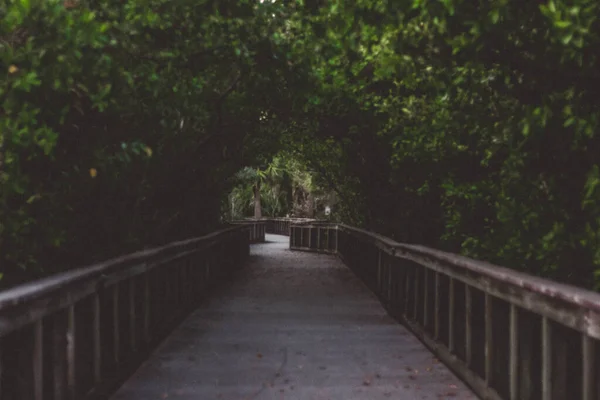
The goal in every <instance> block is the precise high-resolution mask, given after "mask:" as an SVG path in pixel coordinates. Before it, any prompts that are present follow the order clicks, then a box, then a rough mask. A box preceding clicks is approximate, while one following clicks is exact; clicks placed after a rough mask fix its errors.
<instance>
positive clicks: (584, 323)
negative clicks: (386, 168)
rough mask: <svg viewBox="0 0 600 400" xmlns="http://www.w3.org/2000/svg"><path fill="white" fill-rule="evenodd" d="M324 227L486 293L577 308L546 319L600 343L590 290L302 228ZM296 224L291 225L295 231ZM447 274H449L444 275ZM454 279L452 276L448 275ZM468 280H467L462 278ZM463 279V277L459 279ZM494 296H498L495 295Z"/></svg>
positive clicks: (381, 239)
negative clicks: (497, 288)
mask: <svg viewBox="0 0 600 400" xmlns="http://www.w3.org/2000/svg"><path fill="white" fill-rule="evenodd" d="M323 225H329V226H335V227H337V228H336V229H342V230H345V231H347V232H349V233H352V234H355V235H359V236H362V237H363V238H368V240H369V241H371V242H373V243H375V244H376V245H377V246H378V247H379V248H380V249H381V250H383V251H385V252H387V253H388V254H391V255H395V256H398V257H403V258H408V259H411V260H412V261H416V262H419V263H421V264H424V265H426V266H428V267H430V268H432V267H433V264H438V266H439V267H446V268H447V267H450V268H454V269H457V270H462V271H464V272H469V273H472V274H475V275H477V276H478V277H479V278H475V277H471V278H469V280H470V282H469V283H470V284H473V282H475V281H477V280H478V279H479V280H480V281H481V282H479V285H478V286H479V287H481V288H482V290H484V291H486V292H489V291H490V290H489V289H488V290H486V287H487V286H488V283H489V282H486V281H487V280H493V281H496V282H500V283H502V284H505V285H507V286H510V287H512V288H514V289H516V290H519V291H521V292H522V293H530V294H532V295H533V294H536V295H540V296H543V297H545V298H548V299H549V300H553V301H559V302H562V303H566V304H569V305H571V306H573V307H577V308H579V309H580V310H582V311H583V312H584V313H583V314H584V315H579V316H576V315H572V314H570V313H569V312H568V311H566V312H564V311H562V310H557V311H556V313H554V312H553V311H552V310H551V309H547V310H544V315H547V316H549V317H551V318H552V319H554V320H557V321H559V322H560V323H563V324H564V325H566V326H569V327H571V328H573V329H577V330H579V331H581V332H584V333H586V334H588V335H590V336H592V337H595V338H597V339H600V294H599V293H596V292H593V291H591V290H588V289H584V288H580V287H576V286H573V285H568V284H564V283H559V282H554V281H552V280H550V279H547V278H542V277H537V276H533V275H529V274H527V273H524V272H520V271H516V270H513V269H510V268H506V267H502V266H498V265H495V264H492V263H489V262H485V261H479V260H475V259H472V258H469V257H466V256H461V255H458V254H453V253H449V252H445V251H441V250H436V249H433V248H429V247H426V246H421V245H414V244H407V243H400V242H397V241H395V240H393V239H390V238H388V237H385V236H383V235H380V234H377V233H374V232H369V231H367V230H364V229H360V228H356V227H352V226H349V225H345V224H336V223H331V224H318V225H317V224H302V227H304V228H308V227H311V226H313V227H315V228H317V227H323ZM294 226H295V224H292V227H294ZM445 272H448V271H445ZM448 275H451V274H448ZM462 278H463V279H467V278H466V277H462ZM458 279H459V280H460V279H461V278H460V277H459V278H458ZM492 294H494V295H499V293H497V292H494V293H492ZM511 296H512V297H513V298H512V299H511V300H509V301H511V302H515V301H514V298H515V297H519V294H516V295H512V294H506V296H504V297H505V298H506V297H511ZM527 303H528V299H524V300H522V301H519V305H520V306H523V307H525V308H526V309H529V310H532V311H536V312H540V311H541V309H542V308H544V307H543V306H535V304H527Z"/></svg>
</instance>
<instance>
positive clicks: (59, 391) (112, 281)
mask: <svg viewBox="0 0 600 400" xmlns="http://www.w3.org/2000/svg"><path fill="white" fill-rule="evenodd" d="M263 225H264V224H263ZM250 228H251V229H254V227H250ZM247 230H248V229H247V227H232V228H228V229H224V230H221V231H218V232H215V233H212V234H210V235H207V236H203V237H200V238H194V239H190V240H185V241H180V242H175V243H171V244H169V245H167V246H164V247H161V248H156V249H151V250H145V251H141V252H138V253H134V254H131V255H128V256H124V257H121V258H117V259H113V260H111V261H108V262H105V263H101V264H98V265H94V266H90V267H86V268H80V269H77V270H74V271H70V272H66V273H63V274H59V275H55V276H52V277H49V278H47V279H43V280H39V281H36V282H32V283H29V284H25V285H22V286H19V287H16V288H13V289H11V290H7V291H5V292H2V293H0V371H1V375H0V399H1V400H48V399H51V400H84V399H85V400H87V399H94V398H102V397H104V396H105V395H106V394H107V393H108V392H109V391H110V390H111V389H113V388H114V386H115V385H117V384H119V383H120V381H121V380H122V379H124V378H126V377H127V376H128V375H129V374H130V373H131V372H132V370H133V369H134V368H136V367H137V366H138V365H139V363H140V362H141V361H142V360H143V359H144V358H145V357H146V356H147V354H148V353H149V351H150V350H151V349H152V348H153V347H154V346H155V345H156V344H157V343H158V342H159V341H160V340H161V339H162V338H163V337H164V335H165V334H166V333H168V332H169V331H170V330H171V329H172V328H173V326H174V325H175V324H176V323H177V322H178V321H179V320H181V318H182V317H183V316H185V315H186V314H187V313H188V312H189V311H191V310H192V309H194V308H195V306H196V304H197V303H198V301H199V300H200V299H201V298H202V297H203V296H204V295H205V294H206V292H207V290H208V289H209V287H211V286H212V285H214V284H216V283H217V282H218V281H220V280H221V279H223V278H226V277H227V276H228V275H229V274H230V273H231V272H232V270H234V269H236V268H238V267H240V266H242V265H243V264H244V262H245V260H246V259H247V257H248V254H249V240H248V239H249V236H248V234H247ZM263 235H264V233H263Z"/></svg>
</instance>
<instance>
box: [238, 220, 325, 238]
mask: <svg viewBox="0 0 600 400" xmlns="http://www.w3.org/2000/svg"><path fill="white" fill-rule="evenodd" d="M317 221H318V220H316V219H310V218H261V219H252V218H248V219H243V220H235V221H231V222H230V224H232V225H247V226H249V227H250V243H258V242H264V241H265V233H271V234H275V235H284V236H289V235H290V226H291V224H304V223H314V222H317Z"/></svg>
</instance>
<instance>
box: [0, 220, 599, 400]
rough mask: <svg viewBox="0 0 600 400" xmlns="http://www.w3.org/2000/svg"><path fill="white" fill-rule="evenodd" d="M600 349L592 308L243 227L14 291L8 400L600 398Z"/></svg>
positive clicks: (348, 232) (2, 362) (331, 227)
mask: <svg viewBox="0 0 600 400" xmlns="http://www.w3.org/2000/svg"><path fill="white" fill-rule="evenodd" d="M286 236H287V237H286ZM599 338H600V295H598V294H596V293H593V292H589V291H585V290H582V289H579V288H575V287H572V286H567V285H562V284H559V283H554V282H550V281H548V280H545V279H541V278H537V277H533V276H529V275H526V274H522V273H518V272H516V271H513V270H509V269H505V268H502V267H498V266H494V265H490V264H487V263H484V262H481V261H475V260H472V259H468V258H465V257H461V256H457V255H453V254H448V253H444V252H441V251H437V250H433V249H430V248H426V247H421V246H415V245H407V244H402V243H397V242H394V241H392V240H390V239H388V238H385V237H382V236H379V235H376V234H374V233H371V232H366V231H363V230H360V229H356V228H353V227H350V226H346V225H340V224H331V223H322V222H317V221H302V220H289V219H265V220H260V221H240V222H236V223H235V224H232V226H231V227H229V228H226V229H223V230H221V231H218V232H215V233H212V234H210V235H207V236H204V237H200V238H194V239H190V240H186V241H181V242H176V243H171V244H169V245H167V246H164V247H161V248H157V249H151V250H145V251H142V252H139V253H135V254H130V255H127V256H124V257H121V258H117V259H114V260H110V261H107V262H105V263H101V264H98V265H93V266H90V267H86V268H81V269H78V270H75V271H70V272H67V273H64V274H60V275H56V276H52V277H50V278H47V279H43V280H40V281H36V282H32V283H29V284H26V285H22V286H20V287H16V288H13V289H10V290H7V291H4V292H1V293H0V399H1V400H87V399H112V400H151V399H167V398H169V399H182V400H184V399H201V400H204V399H222V400H242V399H307V400H308V399H314V400H317V399H340V400H353V399H365V400H371V399H402V400H404V399H408V400H410V399H432V400H433V399H469V398H473V399H475V398H482V399H505V400H537V399H540V400H577V399H581V400H600V379H598V378H599V376H598V371H599V369H598V365H597V364H598V362H597V361H598V360H600V353H599V352H600V346H598V344H597V341H598V339H599Z"/></svg>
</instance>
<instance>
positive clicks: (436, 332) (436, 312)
mask: <svg viewBox="0 0 600 400" xmlns="http://www.w3.org/2000/svg"><path fill="white" fill-rule="evenodd" d="M433 317H434V327H433V331H434V334H433V337H434V339H435V340H439V339H440V273H439V272H437V271H436V272H435V304H434V316H433Z"/></svg>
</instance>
